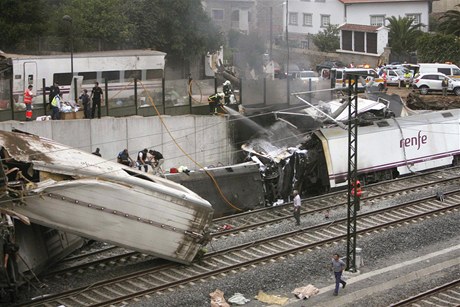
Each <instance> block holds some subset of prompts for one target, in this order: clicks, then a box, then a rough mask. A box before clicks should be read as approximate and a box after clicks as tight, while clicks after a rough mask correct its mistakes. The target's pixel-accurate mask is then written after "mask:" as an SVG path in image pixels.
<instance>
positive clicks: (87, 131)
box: [0, 115, 235, 170]
mask: <svg viewBox="0 0 460 307" xmlns="http://www.w3.org/2000/svg"><path fill="white" fill-rule="evenodd" d="M162 119H163V123H162V121H161V119H160V117H158V116H155V117H140V116H132V117H125V118H114V117H103V118H101V119H92V120H88V119H77V120H60V121H42V122H37V121H32V122H18V121H7V122H0V130H5V131H11V130H12V129H14V128H15V129H19V130H22V131H26V132H29V133H33V134H37V135H40V136H42V137H46V138H49V139H53V140H55V141H57V142H59V143H62V144H65V145H68V146H71V147H75V148H79V149H81V150H84V151H87V152H93V151H94V150H95V149H96V148H97V147H99V148H100V150H101V153H102V157H103V158H105V159H107V160H112V161H116V157H117V155H118V153H119V152H120V151H122V150H123V149H124V148H128V150H129V153H130V155H131V158H133V159H134V160H135V159H136V156H137V153H138V152H139V151H140V150H142V149H144V148H148V149H156V150H158V151H160V152H161V153H163V155H164V157H165V163H164V169H165V170H168V169H169V168H171V167H179V166H180V165H186V166H188V167H189V168H190V169H198V168H199V167H198V166H195V165H194V163H193V162H192V161H191V160H190V159H189V158H187V156H186V155H185V153H183V152H182V151H181V150H180V149H179V148H178V147H177V145H176V144H175V142H177V143H178V144H179V145H180V146H181V147H182V148H183V150H184V151H185V152H186V153H187V154H188V155H190V156H191V157H192V158H193V159H195V160H197V161H198V162H199V163H200V164H201V165H203V166H209V165H218V164H223V165H228V164H232V163H234V162H235V161H234V160H233V159H234V154H233V153H234V152H235V150H234V149H233V148H232V143H231V140H230V137H229V136H230V131H229V126H228V121H227V118H226V117H221V116H200V115H185V116H172V117H171V116H163V117H162ZM168 130H169V132H170V134H171V135H170V134H169V133H168ZM174 140H175V142H174Z"/></svg>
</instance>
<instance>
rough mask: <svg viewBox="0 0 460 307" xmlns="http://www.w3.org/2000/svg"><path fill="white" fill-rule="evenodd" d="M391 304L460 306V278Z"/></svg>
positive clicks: (395, 305) (398, 305)
mask: <svg viewBox="0 0 460 307" xmlns="http://www.w3.org/2000/svg"><path fill="white" fill-rule="evenodd" d="M390 306H392V307H402V306H413V307H425V306H427V307H428V306H430V307H433V306H460V279H457V280H454V281H452V282H449V283H446V284H444V285H442V286H439V287H436V288H434V289H430V290H428V291H425V292H423V293H420V294H417V295H415V296H412V297H410V298H408V299H405V300H402V301H399V302H397V303H395V304H391V305H390Z"/></svg>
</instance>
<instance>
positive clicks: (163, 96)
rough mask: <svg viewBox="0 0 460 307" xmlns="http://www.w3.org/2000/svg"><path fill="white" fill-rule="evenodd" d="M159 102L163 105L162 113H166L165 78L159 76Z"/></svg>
mask: <svg viewBox="0 0 460 307" xmlns="http://www.w3.org/2000/svg"><path fill="white" fill-rule="evenodd" d="M161 90H162V91H161V104H162V105H163V114H166V80H165V77H163V78H161Z"/></svg>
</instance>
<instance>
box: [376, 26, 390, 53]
mask: <svg viewBox="0 0 460 307" xmlns="http://www.w3.org/2000/svg"><path fill="white" fill-rule="evenodd" d="M388 32H389V31H388V28H382V29H380V30H379V31H378V32H377V54H378V55H380V54H382V53H383V51H385V47H386V46H387V43H388Z"/></svg>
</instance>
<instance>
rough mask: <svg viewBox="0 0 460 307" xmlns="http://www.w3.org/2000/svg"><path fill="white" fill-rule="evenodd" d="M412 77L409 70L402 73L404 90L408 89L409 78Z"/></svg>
mask: <svg viewBox="0 0 460 307" xmlns="http://www.w3.org/2000/svg"><path fill="white" fill-rule="evenodd" d="M411 77H412V74H411V73H410V70H406V72H405V73H404V82H405V83H406V88H409V86H410V78H411Z"/></svg>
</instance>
